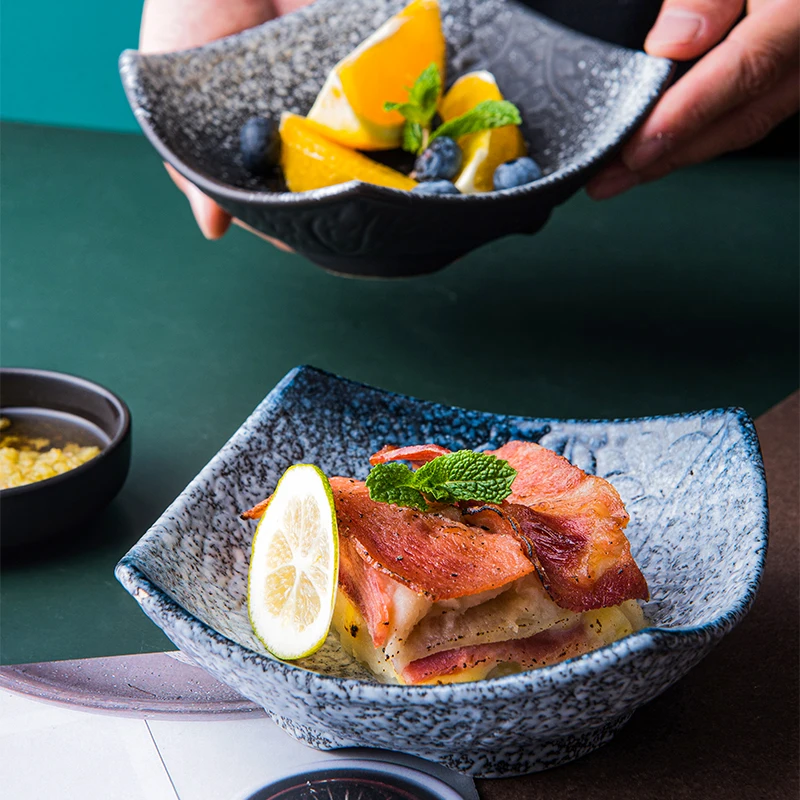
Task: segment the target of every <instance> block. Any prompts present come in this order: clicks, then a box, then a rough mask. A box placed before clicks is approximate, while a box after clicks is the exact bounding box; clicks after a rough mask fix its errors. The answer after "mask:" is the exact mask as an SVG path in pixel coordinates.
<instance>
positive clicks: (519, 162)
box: [494, 156, 542, 191]
mask: <svg viewBox="0 0 800 800" xmlns="http://www.w3.org/2000/svg"><path fill="white" fill-rule="evenodd" d="M541 177H542V170H541V169H540V168H539V165H538V164H537V163H536V162H535V161H534V160H533V159H532V158H528V157H527V156H524V157H523V158H515V159H514V160H513V161H506V163H505V164H501V165H500V166H499V167H498V168H497V169H496V170H495V171H494V188H495V190H496V191H499V190H500V189H513V188H514V187H515V186H524V185H525V184H526V183H533V182H534V181H538V180H539V178H541Z"/></svg>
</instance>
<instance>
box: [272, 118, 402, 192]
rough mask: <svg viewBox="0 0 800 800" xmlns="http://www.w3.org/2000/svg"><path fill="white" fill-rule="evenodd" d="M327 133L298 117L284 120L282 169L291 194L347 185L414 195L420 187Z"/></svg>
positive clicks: (281, 130)
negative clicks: (372, 186)
mask: <svg viewBox="0 0 800 800" xmlns="http://www.w3.org/2000/svg"><path fill="white" fill-rule="evenodd" d="M323 132H324V129H323V128H321V127H320V126H319V125H317V124H316V123H314V122H311V121H309V120H307V119H306V118H305V117H300V116H298V115H296V114H284V115H283V117H282V118H281V126H280V135H281V167H282V169H283V176H284V178H285V179H286V185H287V186H288V188H289V191H291V192H308V191H310V190H311V189H321V188H323V187H325V186H333V185H335V184H337V183H347V181H356V180H357V181H364V183H374V184H377V185H378V186H388V187H390V188H392V189H405V190H406V191H411V189H413V188H414V187H415V186H416V185H417V183H416V181H413V180H411V178H408V177H406V176H405V175H403V173H402V172H397V171H396V170H393V169H391V168H390V167H387V166H384V165H383V164H379V163H378V162H377V161H373V160H372V159H371V158H367V156H364V155H362V154H361V153H357V152H356V151H355V150H350V149H349V148H347V147H343V146H342V145H340V144H336V142H332V141H330V140H329V139H327V138H325V135H323Z"/></svg>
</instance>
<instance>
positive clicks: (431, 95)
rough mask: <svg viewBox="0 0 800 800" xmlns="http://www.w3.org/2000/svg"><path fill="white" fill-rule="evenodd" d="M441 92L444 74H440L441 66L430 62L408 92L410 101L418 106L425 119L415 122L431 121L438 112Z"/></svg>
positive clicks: (426, 122) (425, 122) (426, 123)
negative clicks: (437, 107)
mask: <svg viewBox="0 0 800 800" xmlns="http://www.w3.org/2000/svg"><path fill="white" fill-rule="evenodd" d="M441 93H442V76H441V75H440V74H439V67H437V66H436V64H429V65H428V66H427V67H426V68H425V69H424V70H423V71H422V73H421V75H420V76H419V78H417V80H416V81H414V85H413V86H412V87H411V89H410V90H409V92H408V99H409V102H411V103H413V104H414V105H415V106H417V108H419V110H420V112H421V113H422V115H423V117H424V119H420V120H414V121H415V122H419V123H420V124H422V125H425V126H427V125H428V123H430V121H431V120H432V119H433V115H434V114H435V113H436V106H437V104H438V103H439V95H440V94H441Z"/></svg>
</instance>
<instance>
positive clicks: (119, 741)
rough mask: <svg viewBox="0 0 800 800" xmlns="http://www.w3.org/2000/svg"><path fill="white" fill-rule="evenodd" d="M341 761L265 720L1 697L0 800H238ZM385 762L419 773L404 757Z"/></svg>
mask: <svg viewBox="0 0 800 800" xmlns="http://www.w3.org/2000/svg"><path fill="white" fill-rule="evenodd" d="M357 755H358V756H359V757H364V756H365V755H367V753H365V752H364V751H358V753H357ZM343 756H346V757H349V758H352V757H353V756H354V753H353V751H339V752H335V753H322V752H319V751H317V750H311V749H310V748H307V747H306V746H305V745H302V744H300V743H299V742H297V741H295V740H294V739H292V738H291V737H290V736H288V735H287V734H285V733H284V732H283V731H281V730H280V729H279V728H278V727H277V726H276V725H274V724H273V723H272V722H270V721H269V720H268V719H266V718H263V717H262V718H259V719H242V720H214V721H211V722H199V721H188V722H179V721H170V720H149V721H145V720H139V719H130V718H126V717H115V716H110V715H107V714H91V713H88V712H85V711H78V710H73V709H71V708H65V707H61V706H55V705H51V704H47V703H41V702H38V701H36V700H31V699H29V698H27V697H24V696H21V695H17V694H14V693H12V692H7V691H3V690H0V796H2V798H3V800H30V799H31V798H50V797H53V798H59V800H79V799H80V800H118V799H119V800H130V799H131V798H147V799H148V800H237V799H238V798H241V797H243V796H244V795H245V793H246V792H248V791H252V790H254V789H256V788H258V787H259V786H262V785H264V784H266V783H268V782H270V781H271V780H274V779H276V778H278V777H281V776H282V775H286V774H288V773H290V772H292V771H294V770H296V769H298V768H299V767H302V766H304V765H306V764H310V763H314V762H320V761H325V760H328V759H338V758H341V757H343ZM391 760H392V761H395V762H396V763H401V764H405V765H407V766H419V763H414V761H413V760H411V759H409V758H408V757H404V756H391ZM426 770H427V771H428V772H430V773H432V774H433V775H435V776H436V777H438V778H439V779H440V780H444V781H446V782H448V783H450V785H451V786H453V787H454V788H455V789H456V790H457V791H459V792H460V793H461V794H462V796H463V797H464V798H465V800H478V795H477V792H476V791H475V786H474V783H473V782H472V781H471V780H470V779H469V778H465V777H464V776H462V775H457V774H456V773H452V772H449V771H448V770H445V769H444V768H442V767H437V766H436V765H433V764H430V765H427V766H426Z"/></svg>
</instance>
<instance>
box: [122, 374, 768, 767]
mask: <svg viewBox="0 0 800 800" xmlns="http://www.w3.org/2000/svg"><path fill="white" fill-rule="evenodd" d="M515 438H516V439H526V440H530V441H538V442H539V443H541V444H542V445H544V446H546V447H549V448H551V449H553V450H555V451H557V452H559V453H562V454H563V455H564V456H566V457H567V458H568V459H569V460H570V461H572V462H573V463H575V464H577V465H578V466H580V467H582V468H583V469H585V470H587V471H588V472H591V473H594V474H598V475H601V476H603V477H605V478H607V479H608V480H610V481H611V482H612V483H613V484H614V485H615V486H616V487H617V489H618V490H619V492H620V494H621V495H622V498H623V500H624V501H625V503H626V506H627V508H628V511H629V513H630V515H631V522H630V525H629V527H628V529H627V533H628V536H629V539H630V541H631V544H632V548H633V552H634V555H635V557H636V559H637V561H638V563H639V565H640V566H641V568H642V571H643V572H644V574H645V576H646V578H647V580H648V582H649V585H650V590H651V593H652V600H651V602H650V603H648V604H647V605H646V606H645V613H646V615H647V617H648V619H649V621H650V623H651V626H650V627H649V628H647V629H646V630H643V631H640V632H638V633H636V634H634V635H633V636H629V637H628V638H626V639H623V640H621V641H618V642H616V643H614V644H613V645H611V646H609V647H604V648H602V649H601V650H598V651H595V652H594V653H590V654H588V655H585V656H582V657H580V658H575V659H572V660H569V661H565V662H563V663H561V664H557V665H555V666H552V667H546V668H544V669H539V670H533V671H530V672H525V673H521V674H517V675H510V676H507V677H503V678H496V679H492V680H487V681H481V682H475V683H464V684H454V685H450V686H416V687H408V686H387V685H382V684H379V683H377V682H376V681H375V680H374V679H373V678H371V677H370V676H369V675H366V674H364V673H363V672H362V671H361V670H360V669H359V668H358V667H357V666H355V665H354V664H353V663H352V662H350V661H349V660H348V659H346V658H344V657H343V656H342V655H341V653H340V651H339V648H338V646H337V644H336V642H335V641H334V639H333V637H331V639H330V641H329V642H328V643H327V644H326V646H325V647H324V648H323V649H322V650H321V651H319V653H317V654H315V655H314V656H313V657H312V658H310V659H307V660H305V661H304V662H301V663H297V664H287V663H284V662H281V661H277V660H275V659H273V658H271V657H270V656H269V655H267V654H266V653H265V652H264V650H263V648H262V646H261V645H260V644H259V642H258V640H257V639H256V638H255V636H254V635H253V633H252V630H251V628H250V624H249V621H248V617H247V609H246V581H247V569H248V558H249V548H250V542H251V538H252V534H253V528H254V526H253V524H252V523H244V522H242V521H241V520H240V519H239V518H238V513H239V512H240V511H241V510H242V509H246V508H249V507H250V506H252V505H253V504H254V503H256V502H257V501H259V500H261V499H262V498H264V497H265V496H267V495H268V494H269V493H270V492H271V491H272V490H273V488H274V487H275V485H276V483H277V480H278V478H279V477H280V475H281V474H282V472H283V471H284V470H285V469H286V468H287V467H288V466H289V465H291V464H294V463H297V462H311V463H316V464H318V465H319V466H320V467H321V468H322V469H323V470H324V471H325V472H326V473H327V474H330V475H354V476H356V477H363V476H364V475H365V474H366V471H367V469H368V462H367V457H368V455H369V454H370V453H372V452H374V451H375V450H376V449H378V448H379V447H380V446H381V445H383V444H385V443H387V442H393V443H397V444H405V443H412V442H426V441H435V442H438V443H440V444H443V445H445V446H447V447H450V448H453V449H457V448H459V447H470V448H477V449H484V448H488V447H497V446H499V445H500V444H502V443H503V442H506V441H508V440H510V439H515ZM766 543H767V508H766V487H765V483H764V475H763V470H762V465H761V455H760V452H759V448H758V441H757V439H756V434H755V431H754V428H753V425H752V422H751V421H750V419H749V417H748V416H747V415H746V414H745V413H744V412H743V411H741V410H736V409H734V410H715V411H704V412H698V413H693V414H684V415H679V416H673V417H652V418H644V419H634V420H612V421H583V422H582V421H575V420H554V419H529V418H524V417H509V416H503V415H497V414H490V413H484V412H478V411H465V410H463V409H459V408H453V407H449V406H442V405H437V404H435V403H429V402H424V401H420V400H415V399H413V398H408V397H403V396H401V395H395V394H391V393H388V392H383V391H381V390H378V389H372V388H370V387H367V386H363V385H361V384H357V383H352V382H350V381H346V380H343V379H341V378H337V377H335V376H332V375H328V374H326V373H322V372H319V371H318V370H314V369H311V368H307V367H306V368H301V369H298V370H294V371H293V372H291V373H289V375H287V376H286V378H284V380H283V381H282V382H281V383H280V384H279V385H278V386H277V387H276V388H275V389H274V390H273V391H272V392H271V393H270V395H269V396H268V397H267V398H266V399H265V400H264V402H263V403H262V404H261V405H260V406H259V407H258V408H257V409H256V410H255V411H254V412H253V414H252V415H251V417H250V418H249V419H248V420H247V421H246V422H245V423H244V425H243V426H242V427H241V428H240V429H239V430H238V431H237V432H236V433H235V434H234V436H233V438H232V439H231V440H230V441H229V442H228V443H227V444H226V445H225V446H224V447H223V448H222V450H220V452H219V453H218V454H217V455H216V456H215V457H214V458H213V459H212V461H211V462H210V463H209V464H208V466H207V467H206V468H205V469H204V470H203V471H202V472H201V473H200V474H199V475H198V476H197V478H195V479H194V480H193V481H192V483H191V484H189V486H188V487H187V488H186V490H185V491H184V492H183V493H182V494H181V495H180V496H179V497H178V498H177V500H176V501H175V502H174V503H173V504H172V505H171V506H170V507H169V508H168V509H167V510H166V511H165V512H164V514H163V515H162V517H161V518H160V519H159V520H158V521H157V522H156V523H155V525H154V526H153V527H152V528H151V529H150V530H149V531H148V532H147V534H145V536H144V537H143V538H142V539H141V540H140V541H139V543H138V544H137V545H136V546H135V547H134V548H133V549H132V550H131V551H130V552H129V553H128V554H127V555H126V556H125V557H124V558H123V559H122V561H121V562H120V564H119V565H118V567H117V577H118V578H119V580H120V581H121V582H122V583H123V585H124V586H125V588H126V589H127V590H128V591H129V592H130V593H131V594H132V595H133V596H134V597H135V598H136V599H137V601H138V602H139V603H140V605H141V606H142V609H143V610H144V611H145V613H147V614H148V616H150V618H151V619H152V620H153V621H154V622H155V623H156V624H157V625H159V626H160V627H161V628H162V629H163V630H164V632H165V633H166V634H167V635H168V636H169V637H170V638H171V639H172V641H173V642H175V644H176V645H177V646H178V647H179V648H181V649H182V650H184V651H185V652H186V653H187V654H188V655H189V656H190V657H191V658H192V659H193V660H194V661H195V662H196V663H197V664H199V665H200V666H202V667H204V668H205V669H207V670H208V671H209V672H210V673H211V674H212V675H213V676H214V677H216V678H217V679H218V680H220V681H222V682H224V683H226V684H228V685H229V686H231V687H232V688H234V689H236V690H237V691H238V692H240V693H241V694H243V695H244V696H245V697H248V698H250V699H251V700H253V701H255V702H256V703H258V704H260V705H261V706H263V707H264V708H265V709H266V710H267V712H268V713H269V715H270V716H271V717H272V718H273V719H274V720H275V721H276V722H277V723H278V725H280V726H281V727H282V728H284V729H285V730H286V731H288V732H289V733H291V734H292V735H293V736H295V737H297V738H299V739H302V740H303V741H305V742H307V743H308V744H310V745H312V746H314V747H318V748H322V749H329V748H335V747H354V746H370V747H382V748H385V749H389V750H397V751H401V752H405V753H410V754H412V755H418V756H421V757H423V758H428V759H431V760H435V761H439V762H441V763H442V764H445V765H446V766H449V767H451V768H454V769H457V770H461V771H463V772H467V773H469V774H472V775H479V776H483V777H497V776H503V775H515V774H522V773H526V772H533V771H536V770H540V769H545V768H547V767H550V766H554V765H557V764H561V763H565V762H567V761H570V760H571V759H574V758H577V757H579V756H581V755H583V754H584V753H587V752H589V751H591V750H593V749H594V748H596V747H598V746H599V745H601V744H603V743H604V742H607V741H608V740H609V739H610V738H611V737H612V736H613V734H614V732H615V731H616V730H618V729H619V727H620V726H621V725H623V724H624V723H625V722H626V721H627V720H628V718H629V717H630V716H631V714H632V713H633V712H634V711H635V710H636V709H637V708H638V707H639V706H641V705H642V704H643V703H646V702H647V701H648V700H651V699H652V698H653V697H655V696H656V695H658V694H660V693H661V692H663V691H664V690H665V689H666V688H667V687H668V686H670V685H671V684H672V683H674V682H675V681H676V680H678V679H679V678H680V677H681V676H682V675H684V674H685V673H686V672H687V671H688V670H689V669H691V667H692V666H693V665H694V664H696V663H697V662H698V661H700V659H702V658H703V657H704V656H705V655H706V654H707V653H708V652H709V651H710V649H711V648H712V647H713V646H714V645H715V644H716V643H717V642H718V641H719V640H720V639H721V638H722V636H723V635H725V634H726V633H727V632H728V631H729V630H731V628H733V626H734V625H736V623H737V622H739V620H740V619H741V618H742V617H743V616H744V614H745V613H746V611H747V610H748V608H749V607H750V604H751V603H752V601H753V598H754V596H755V592H756V589H757V587H758V583H759V580H760V577H761V572H762V568H763V561H764V554H765V551H766Z"/></svg>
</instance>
